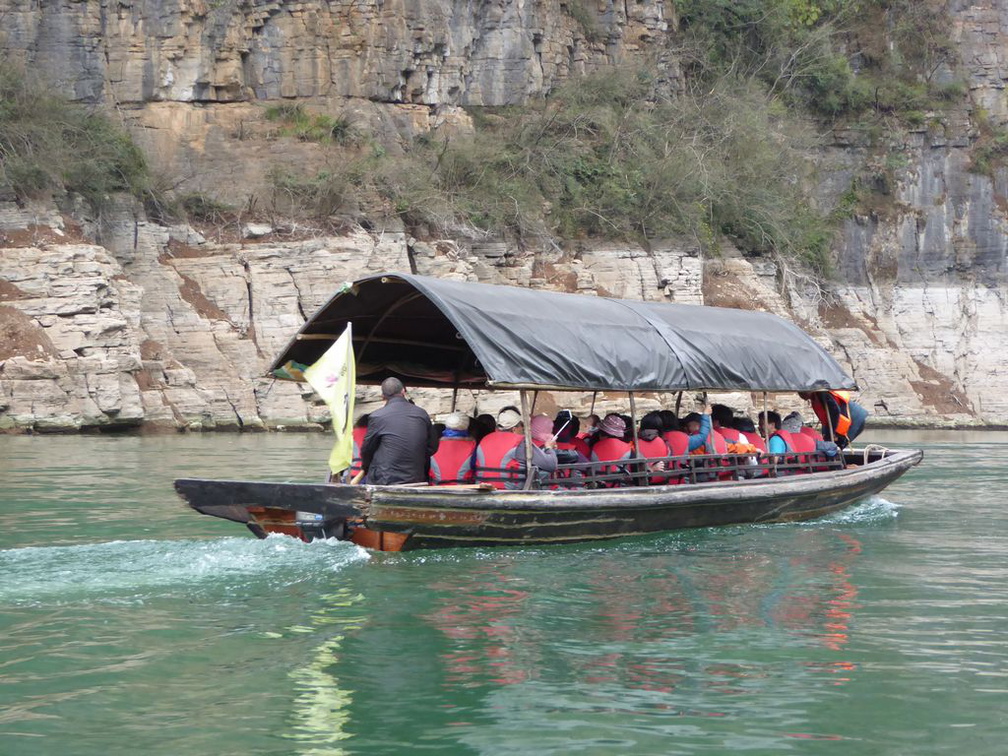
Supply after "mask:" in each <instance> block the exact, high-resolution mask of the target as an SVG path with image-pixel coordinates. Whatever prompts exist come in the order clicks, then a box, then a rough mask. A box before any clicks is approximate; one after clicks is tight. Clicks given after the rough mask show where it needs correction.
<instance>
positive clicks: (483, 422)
mask: <svg viewBox="0 0 1008 756" xmlns="http://www.w3.org/2000/svg"><path fill="white" fill-rule="evenodd" d="M495 430H497V421H496V420H494V416H493V415H488V414H486V413H483V414H482V415H477V416H476V417H475V418H473V421H472V422H471V423H470V424H469V435H470V436H472V437H473V438H474V439H475V440H476V443H477V444H478V443H479V442H480V441H482V440H483V438H484V437H485V436H489V435H490V434H491V433H493V432H494V431H495Z"/></svg>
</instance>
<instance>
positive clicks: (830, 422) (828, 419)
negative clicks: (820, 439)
mask: <svg viewBox="0 0 1008 756" xmlns="http://www.w3.org/2000/svg"><path fill="white" fill-rule="evenodd" d="M819 393H820V394H825V393H826V392H825V391H820V392H819ZM819 401H820V403H821V404H822V406H823V410H824V411H825V413H826V427H827V428H829V440H830V441H832V442H833V443H834V444H835V443H836V438H835V437H834V435H833V415H831V414H830V411H829V404H827V403H826V402H825V401H824V400H822V399H820V400H819ZM839 411H840V407H837V412H839ZM848 411H849V410H848ZM813 414H815V411H814V410H813ZM838 422H839V420H838Z"/></svg>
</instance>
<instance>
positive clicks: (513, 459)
mask: <svg viewBox="0 0 1008 756" xmlns="http://www.w3.org/2000/svg"><path fill="white" fill-rule="evenodd" d="M523 438H524V437H523V436H522V435H521V434H520V433H512V432H511V431H494V432H493V433H489V434H487V435H486V436H484V437H483V440H482V441H480V442H479V446H477V447H476V479H477V480H480V481H486V482H488V483H491V484H493V487H494V488H504V487H505V485H504V482H505V481H518V477H519V476H518V475H517V474H516V473H511V472H500V470H501V469H504V470H518V468H519V467H521V465H520V464H519V462H518V458H517V456H516V455H515V451H516V450H517V449H518V444H520V443H521V442H522V439H523Z"/></svg>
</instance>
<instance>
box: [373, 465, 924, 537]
mask: <svg viewBox="0 0 1008 756" xmlns="http://www.w3.org/2000/svg"><path fill="white" fill-rule="evenodd" d="M921 456H922V455H921V453H920V452H905V453H899V454H897V455H894V456H893V457H890V458H888V459H886V460H885V461H884V462H880V463H876V465H877V466H876V465H869V466H866V467H861V468H856V469H850V470H843V471H838V472H835V473H824V474H820V475H815V476H807V477H806V476H796V477H792V478H786V479H773V480H754V481H739V482H733V483H724V482H718V483H709V484H696V485H689V486H667V487H656V488H650V489H644V488H626V489H610V490H606V491H590V492H586V491H577V492H556V493H554V492H539V494H540V495H539V496H536V497H534V498H533V497H530V495H529V493H528V492H500V491H498V492H495V493H494V494H490V495H489V496H488V495H486V494H482V495H470V496H466V497H465V498H464V499H460V500H459V501H458V502H454V501H453V502H451V506H445V504H444V500H443V499H442V501H441V502H429V495H428V497H427V498H428V501H424V500H423V498H424V497H423V495H422V494H421V495H419V496H418V495H417V493H418V492H417V491H416V490H414V491H412V492H411V493H407V492H404V491H403V490H402V489H393V488H388V489H382V491H381V492H378V491H377V490H376V492H375V494H374V496H373V497H372V502H371V505H370V514H369V517H368V527H369V528H372V529H375V530H386V531H392V532H398V533H403V534H409V536H410V537H409V539H408V541H407V542H406V543H405V544H404V545H403V546H402V548H403V549H416V548H441V547H452V546H487V545H505V544H509V545H516V544H537V543H538V544H545V543H569V542H575V541H586V540H596V539H605V538H616V537H622V536H629V535H640V534H646V533H655V532H661V531H667V530H679V529H683V528H695V527H711V526H716V525H729V524H735V523H760V522H767V523H769V522H786V521H797V520H806V519H812V518H815V517H820V516H822V515H825V514H828V513H830V512H834V511H836V510H838V509H841V508H843V507H845V506H847V505H849V504H852V503H854V502H855V501H858V500H860V499H863V498H865V497H867V496H870V495H872V494H875V493H877V492H879V491H881V490H882V489H883V488H885V487H886V486H887V485H889V484H890V483H891V482H892V481H893V480H895V479H896V478H898V477H900V476H901V475H902V474H903V473H905V472H906V470H908V469H909V468H910V467H912V466H913V465H914V464H916V463H917V462H918V461H919V460H920V458H921Z"/></svg>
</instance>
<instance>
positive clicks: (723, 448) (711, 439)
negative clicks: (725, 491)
mask: <svg viewBox="0 0 1008 756" xmlns="http://www.w3.org/2000/svg"><path fill="white" fill-rule="evenodd" d="M707 444H713V446H714V449H713V451H707ZM690 454H728V442H727V441H725V437H724V436H722V435H721V434H720V433H719V432H718V431H716V430H714V429H713V428H711V432H710V435H709V436H708V437H707V438H706V439H704V445H703V446H700V447H697V448H696V449H694V450H693V451H691V452H690ZM694 464H695V465H698V466H700V467H715V466H721V465H723V466H726V467H727V466H729V465H731V461H730V460H727V459H724V460H720V461H718V460H699V462H698V463H694ZM717 477H718V480H731V479H732V474H731V473H730V472H723V473H719V474H718V476H717Z"/></svg>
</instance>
